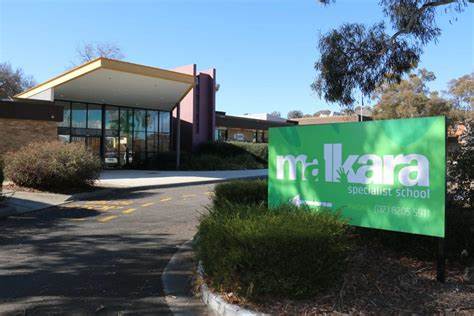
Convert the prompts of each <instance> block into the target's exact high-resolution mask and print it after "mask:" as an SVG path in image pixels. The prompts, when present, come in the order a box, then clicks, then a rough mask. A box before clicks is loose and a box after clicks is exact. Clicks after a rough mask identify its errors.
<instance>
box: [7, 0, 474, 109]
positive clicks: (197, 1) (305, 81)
mask: <svg viewBox="0 0 474 316" xmlns="http://www.w3.org/2000/svg"><path fill="white" fill-rule="evenodd" d="M440 13H441V14H440V15H439V17H440V18H439V20H438V25H439V26H440V27H441V29H442V35H441V37H440V38H439V40H438V42H437V43H431V44H429V45H428V46H427V47H426V48H425V52H424V54H423V56H422V62H421V65H420V67H424V68H426V69H428V70H431V71H433V72H434V73H435V75H436V76H437V79H436V80H435V81H434V82H433V83H431V84H430V87H431V89H433V90H445V89H446V85H447V83H448V81H449V80H451V79H453V78H457V77H460V76H462V75H464V74H467V73H470V72H472V71H474V5H469V7H468V8H467V9H466V10H465V11H464V12H463V13H461V14H454V13H448V14H447V15H446V14H444V13H443V12H442V11H440ZM455 17H457V21H451V22H450V20H453V18H455ZM383 19H384V17H383V14H382V11H381V8H380V7H379V6H378V1H375V0H357V1H355V0H338V1H336V3H335V4H332V5H330V6H322V5H320V4H319V3H318V2H317V1H316V0H254V1H251V0H228V1H227V0H187V1H185V0H166V1H165V0H163V1H160V0H155V1H152V0H149V1H144V0H135V1H133V0H128V1H123V0H121V1H120V0H118V1H105V0H102V1H101V0H96V1H92V0H89V1H85V0H83V1H72V0H70V1H69V0H62V1H60V0H50V1H45V0H35V1H22V0H0V62H10V63H11V64H12V66H13V67H21V68H22V69H23V70H24V72H25V73H26V74H28V75H32V76H33V77H34V78H35V80H36V81H37V82H38V83H39V82H42V81H45V80H47V79H48V78H50V77H52V76H55V75H57V74H59V73H61V72H63V71H64V70H66V69H67V68H68V67H70V66H71V63H72V62H73V61H74V59H75V56H76V49H77V47H79V46H80V45H82V44H84V43H88V42H111V43H114V44H116V45H118V46H119V47H120V48H121V49H122V51H123V53H124V54H125V56H126V57H125V60H126V61H130V62H135V63H139V64H145V65H150V66H157V67H160V68H174V67H177V66H180V65H186V64H193V63H195V64H197V65H198V69H208V68H211V67H214V68H216V70H217V82H218V83H219V84H220V89H219V91H218V93H217V109H218V110H221V111H226V112H227V113H228V114H243V113H261V112H271V111H279V112H281V113H282V114H283V116H286V113H288V111H290V110H294V109H297V110H301V111H303V112H304V113H314V112H316V111H318V110H321V109H332V110H338V109H339V106H338V105H337V104H328V103H326V102H325V101H324V100H322V99H320V98H318V96H317V95H315V94H314V93H313V92H312V91H311V88H310V84H311V82H312V81H313V79H314V77H315V71H314V68H313V65H314V62H315V61H316V60H317V58H318V49H317V40H318V37H319V35H320V34H323V33H325V32H327V31H329V30H330V29H333V28H337V27H338V26H340V25H341V24H343V23H352V22H356V23H364V24H373V23H376V22H378V21H381V20H383Z"/></svg>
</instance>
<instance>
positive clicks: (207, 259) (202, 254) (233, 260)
mask: <svg viewBox="0 0 474 316" xmlns="http://www.w3.org/2000/svg"><path fill="white" fill-rule="evenodd" d="M233 207H234V208H235V212H232V213H222V212H220V211H216V210H211V212H210V213H209V214H208V215H206V216H204V217H203V219H202V221H201V223H200V225H199V229H198V235H197V238H196V245H195V246H196V252H197V256H198V258H199V259H200V260H201V262H202V264H203V267H204V270H205V272H206V273H207V275H208V276H209V277H210V280H211V282H212V284H213V286H215V287H217V288H218V289H220V290H226V291H233V292H236V293H238V294H240V295H241V296H244V297H246V298H253V299H256V298H258V297H260V298H262V297H264V296H266V295H272V296H275V297H285V298H305V297H311V296H313V295H315V294H317V293H319V292H321V291H324V290H326V289H328V288H329V287H331V286H333V285H336V284H337V282H338V280H339V279H340V277H341V276H342V274H343V272H344V270H345V265H346V260H345V259H346V256H347V253H348V249H349V239H348V234H347V233H346V229H347V225H346V224H345V223H344V222H342V221H341V220H340V219H339V217H338V216H337V215H334V214H331V213H329V212H325V211H321V212H310V211H308V210H305V209H297V208H295V207H291V206H281V207H279V208H277V209H274V210H271V211H269V210H268V209H267V208H266V207H265V206H263V205H260V206H245V205H234V206H233Z"/></svg>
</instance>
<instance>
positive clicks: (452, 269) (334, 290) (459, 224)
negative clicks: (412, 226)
mask: <svg viewBox="0 0 474 316" xmlns="http://www.w3.org/2000/svg"><path fill="white" fill-rule="evenodd" d="M265 187H266V182H265V181H233V182H229V183H224V184H219V185H218V186H216V189H215V195H214V197H213V206H212V208H210V209H209V214H208V215H204V216H203V218H202V221H201V225H200V226H199V233H198V236H197V240H196V241H197V247H196V250H197V255H198V259H199V260H202V261H203V268H204V270H205V271H206V272H207V273H208V274H207V275H206V276H205V278H204V280H205V282H206V284H207V285H208V287H209V288H210V289H211V291H212V292H214V293H217V294H219V295H221V297H222V298H223V299H224V300H225V301H227V302H228V303H230V304H237V305H239V306H241V307H243V308H247V309H250V310H254V311H257V312H261V313H267V314H273V315H319V314H326V313H328V314H338V313H349V314H352V313H356V314H401V313H402V314H444V313H456V314H466V315H467V314H469V315H472V314H473V313H474V257H473V253H474V251H473V246H474V244H473V240H474V229H472V227H473V223H474V222H473V220H474V218H473V216H472V215H473V214H474V213H473V210H472V209H457V208H454V207H451V208H449V209H448V211H447V213H446V217H447V227H446V247H447V249H446V255H447V264H446V282H445V283H440V282H438V281H437V280H436V261H435V257H436V249H437V241H436V240H435V239H434V238H431V237H427V236H417V235H411V234H402V233H397V232H389V231H381V230H374V229H365V228H357V227H350V228H348V229H339V228H338V227H340V228H342V226H339V224H337V219H334V220H333V219H331V220H329V221H327V222H326V221H325V216H323V217H321V218H317V217H315V218H311V217H310V216H309V217H305V215H304V214H302V213H300V212H299V211H298V210H295V209H293V208H292V207H289V208H286V210H285V207H283V208H281V207H280V208H278V209H272V210H269V209H268V208H267V206H266V204H265V200H266V195H265V194H264V193H262V192H261V191H262V190H263V189H264V188H265ZM252 193H254V194H253V195H252ZM275 211H277V212H283V213H281V214H280V215H275V214H271V213H274V212H275ZM288 212H290V213H292V214H294V215H295V216H293V215H292V216H287V215H285V214H288ZM269 214H270V215H269ZM280 216H282V218H283V220H278V218H279V217H280ZM268 219H270V220H268ZM302 219H304V220H302ZM327 219H330V217H328V218H327ZM270 227H272V228H270ZM317 231H320V232H322V234H317V233H316V232H317ZM328 236H331V237H330V238H327V237H328ZM335 237H336V238H337V239H338V240H339V242H338V244H335V245H334V246H327V242H329V241H330V242H332V241H333V240H334V238H335ZM322 240H324V241H325V242H321V241H322ZM215 249H218V251H215ZM295 250H296V251H295ZM318 257H319V258H318ZM344 258H345V259H344ZM336 259H337V260H336ZM318 260H320V261H319V262H318ZM337 265H341V266H340V267H339V268H338V269H336V270H333V269H332V268H331V267H333V266H337ZM318 274H319V276H321V275H322V276H324V275H326V276H327V275H330V278H329V279H328V278H322V279H321V280H320V281H321V282H322V283H320V282H319V280H318V278H319V276H318ZM328 280H329V282H328ZM324 282H326V284H327V285H328V286H321V285H322V284H323V283H324ZM248 289H250V290H251V291H250V292H249V290H248ZM298 292H299V293H300V294H298ZM296 294H298V295H296ZM290 298H291V299H290Z"/></svg>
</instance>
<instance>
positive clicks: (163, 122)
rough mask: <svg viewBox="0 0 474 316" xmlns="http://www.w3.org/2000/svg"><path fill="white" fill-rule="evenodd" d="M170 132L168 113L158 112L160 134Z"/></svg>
mask: <svg viewBox="0 0 474 316" xmlns="http://www.w3.org/2000/svg"><path fill="white" fill-rule="evenodd" d="M169 132H170V112H160V133H169Z"/></svg>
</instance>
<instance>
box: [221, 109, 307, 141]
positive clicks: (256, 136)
mask: <svg viewBox="0 0 474 316" xmlns="http://www.w3.org/2000/svg"><path fill="white" fill-rule="evenodd" d="M253 115H254V114H252V116H250V115H235V116H233V115H226V113H225V112H222V111H216V135H215V139H216V140H217V141H243V142H253V143H266V142H268V129H269V128H270V127H283V126H291V125H297V124H298V123H297V122H296V121H294V120H286V119H282V118H276V117H274V116H270V117H269V116H265V115H264V114H259V115H255V116H256V117H262V118H265V117H266V118H267V119H259V118H255V117H254V116H253ZM260 115H261V116H260ZM268 118H269V119H268Z"/></svg>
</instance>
